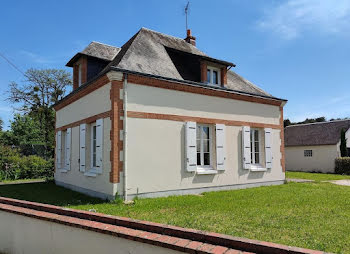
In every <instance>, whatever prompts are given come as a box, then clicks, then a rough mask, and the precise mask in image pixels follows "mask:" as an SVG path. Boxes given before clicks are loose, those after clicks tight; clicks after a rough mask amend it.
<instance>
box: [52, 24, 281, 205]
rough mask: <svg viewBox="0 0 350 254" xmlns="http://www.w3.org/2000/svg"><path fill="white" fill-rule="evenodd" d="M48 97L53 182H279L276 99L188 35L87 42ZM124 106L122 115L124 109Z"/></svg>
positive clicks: (169, 188)
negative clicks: (57, 95) (62, 84)
mask: <svg viewBox="0 0 350 254" xmlns="http://www.w3.org/2000/svg"><path fill="white" fill-rule="evenodd" d="M67 66H69V67H73V76H74V77H73V79H74V81H73V83H74V86H73V87H74V89H73V91H72V92H71V93H70V94H69V95H67V96H66V97H65V98H64V99H62V100H61V101H60V102H59V103H58V104H56V105H55V110H56V133H57V135H56V136H57V140H56V144H57V145H56V171H55V181H56V183H57V184H58V185H62V186H65V187H68V188H71V189H74V190H77V191H80V192H84V193H87V194H89V195H93V196H98V197H103V198H110V199H111V198H113V197H114V196H115V195H116V194H118V195H121V196H124V197H125V196H127V197H128V198H132V197H134V196H136V195H138V196H140V197H155V196H167V195H179V194H187V193H188V194H190V193H200V192H204V191H213V190H226V189H235V188H245V187H253V186H260V185H271V184H282V183H283V182H284V180H285V173H284V145H283V140H284V139H283V106H284V105H285V103H286V100H282V99H278V98H276V97H273V96H271V95H270V94H268V93H266V92H264V91H263V90H262V89H260V88H258V87H257V86H255V85H253V84H252V83H250V82H249V81H247V80H246V79H244V78H242V77H241V76H239V75H237V74H236V73H235V72H233V71H231V70H230V68H231V67H234V66H235V65H234V64H233V63H230V62H227V61H222V60H218V59H214V58H211V57H209V56H207V55H205V54H204V53H203V52H201V51H200V50H198V49H197V48H196V47H195V38H194V37H193V36H191V32H190V31H188V34H187V38H186V39H185V40H183V39H180V38H175V37H172V36H168V35H164V34H161V33H158V32H154V31H151V30H149V29H145V28H142V29H141V30H140V31H139V32H137V33H136V34H135V35H134V36H133V37H132V38H131V39H130V40H129V41H128V42H126V43H125V44H124V45H123V46H122V47H121V48H117V47H112V46H108V45H105V44H101V43H98V42H92V43H91V44H90V45H89V46H88V47H87V48H86V49H84V50H83V51H82V52H80V53H78V54H76V55H75V56H74V57H73V58H72V59H71V60H70V61H69V62H68V64H67ZM125 112H127V113H125Z"/></svg>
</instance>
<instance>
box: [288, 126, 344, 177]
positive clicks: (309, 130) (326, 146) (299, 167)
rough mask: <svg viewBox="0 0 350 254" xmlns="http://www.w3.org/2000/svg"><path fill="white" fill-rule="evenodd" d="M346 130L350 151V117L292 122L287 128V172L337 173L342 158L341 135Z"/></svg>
mask: <svg viewBox="0 0 350 254" xmlns="http://www.w3.org/2000/svg"><path fill="white" fill-rule="evenodd" d="M342 129H344V130H345V131H346V135H345V136H346V138H347V147H348V150H349V151H350V130H349V129H350V120H342V121H331V122H321V123H310V124H299V125H290V126H287V127H286V128H285V142H284V143H285V150H286V169H287V171H307V172H322V173H327V172H331V173H334V166H335V165H334V160H335V158H337V157H340V134H341V130H342Z"/></svg>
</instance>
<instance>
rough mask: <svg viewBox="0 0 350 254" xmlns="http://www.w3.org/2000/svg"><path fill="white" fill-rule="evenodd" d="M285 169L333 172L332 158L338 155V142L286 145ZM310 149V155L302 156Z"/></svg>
mask: <svg viewBox="0 0 350 254" xmlns="http://www.w3.org/2000/svg"><path fill="white" fill-rule="evenodd" d="M285 150H286V170H288V171H305V172H313V171H316V172H323V173H327V172H334V159H335V158H336V157H338V156H339V155H340V151H339V144H337V145H322V146H293V147H286V148H285ZM304 150H312V157H304Z"/></svg>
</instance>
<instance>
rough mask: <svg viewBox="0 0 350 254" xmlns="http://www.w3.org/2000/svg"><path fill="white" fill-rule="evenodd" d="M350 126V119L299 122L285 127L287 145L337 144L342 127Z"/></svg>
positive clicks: (347, 127)
mask: <svg viewBox="0 0 350 254" xmlns="http://www.w3.org/2000/svg"><path fill="white" fill-rule="evenodd" d="M349 128H350V120H339V121H330V122H321V123H310V124H297V125H290V126H287V127H286V128H285V132H284V143H285V146H317V145H335V144H337V143H338V142H339V141H340V133H341V130H342V129H345V130H348V129H349Z"/></svg>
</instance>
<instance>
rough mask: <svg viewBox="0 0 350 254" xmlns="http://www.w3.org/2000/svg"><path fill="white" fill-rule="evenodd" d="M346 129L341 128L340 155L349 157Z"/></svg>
mask: <svg viewBox="0 0 350 254" xmlns="http://www.w3.org/2000/svg"><path fill="white" fill-rule="evenodd" d="M345 134H346V131H345V130H344V129H342V130H341V133H340V156H341V157H348V149H347V147H346V141H347V138H346V137H345Z"/></svg>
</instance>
